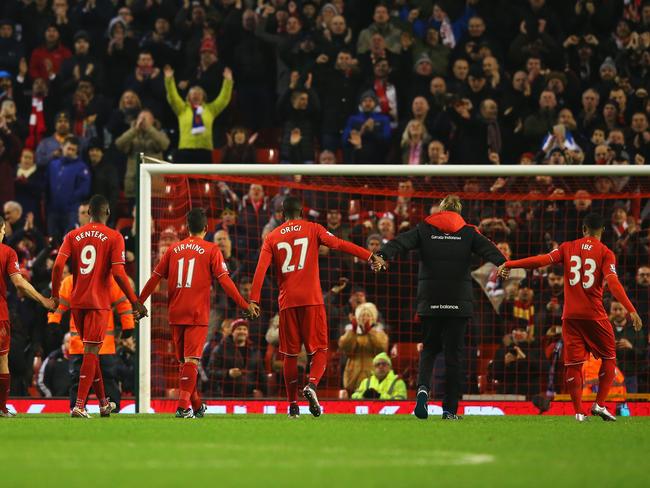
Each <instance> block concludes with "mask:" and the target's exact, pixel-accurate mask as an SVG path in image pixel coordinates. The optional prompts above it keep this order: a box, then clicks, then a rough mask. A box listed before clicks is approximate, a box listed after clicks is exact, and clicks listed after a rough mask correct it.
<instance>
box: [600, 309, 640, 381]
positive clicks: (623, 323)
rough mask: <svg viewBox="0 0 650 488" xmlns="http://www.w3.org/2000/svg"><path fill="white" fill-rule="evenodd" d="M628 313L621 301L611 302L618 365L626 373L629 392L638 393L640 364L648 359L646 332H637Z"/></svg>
mask: <svg viewBox="0 0 650 488" xmlns="http://www.w3.org/2000/svg"><path fill="white" fill-rule="evenodd" d="M627 314H628V312H627V311H626V310H625V308H624V307H623V305H621V304H620V303H619V302H616V301H612V302H611V303H610V305H609V321H610V322H611V324H612V327H613V328H614V338H615V339H616V365H617V366H618V368H619V369H620V370H621V371H622V372H623V375H625V387H626V389H627V391H628V393H637V392H638V391H639V384H638V375H639V373H640V372H641V367H640V366H641V363H642V362H643V361H644V360H645V359H646V358H645V355H646V346H647V342H646V340H645V339H646V333H645V331H643V330H642V331H639V332H635V330H634V328H633V327H632V322H631V321H630V320H628V318H627Z"/></svg>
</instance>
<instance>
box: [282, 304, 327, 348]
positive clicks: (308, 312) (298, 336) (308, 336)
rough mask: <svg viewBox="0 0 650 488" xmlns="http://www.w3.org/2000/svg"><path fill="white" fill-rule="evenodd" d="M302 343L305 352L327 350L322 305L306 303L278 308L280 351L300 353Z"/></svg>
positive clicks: (325, 326) (325, 322)
mask: <svg viewBox="0 0 650 488" xmlns="http://www.w3.org/2000/svg"><path fill="white" fill-rule="evenodd" d="M302 344H304V345H305V349H306V350H307V354H313V353H315V352H316V351H318V350H319V349H322V350H324V351H327V345H328V334H327V316H326V315H325V306H324V305H306V306H304V307H291V308H285V309H284V310H280V352H281V353H282V354H286V355H287V356H297V355H298V354H300V349H301V346H302Z"/></svg>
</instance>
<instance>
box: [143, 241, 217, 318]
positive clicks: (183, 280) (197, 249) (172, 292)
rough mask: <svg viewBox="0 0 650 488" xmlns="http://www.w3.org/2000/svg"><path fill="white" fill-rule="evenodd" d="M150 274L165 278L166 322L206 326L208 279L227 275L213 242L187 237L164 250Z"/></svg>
mask: <svg viewBox="0 0 650 488" xmlns="http://www.w3.org/2000/svg"><path fill="white" fill-rule="evenodd" d="M154 273H156V274H157V275H159V276H162V277H163V278H165V279H166V280H167V310H168V315H169V324H170V325H205V326H206V327H207V325H208V320H209V317H210V286H211V285H212V280H213V279H219V277H220V276H222V275H224V274H228V267H227V266H226V263H225V262H224V260H223V255H222V254H221V251H220V250H219V248H218V247H217V245H216V244H213V243H212V242H208V241H206V240H203V239H199V238H197V237H188V238H187V239H184V240H182V241H180V242H177V243H176V244H174V245H173V246H171V247H170V248H169V249H167V252H166V253H165V255H164V256H163V258H162V260H161V261H160V263H158V266H156V269H155V271H154Z"/></svg>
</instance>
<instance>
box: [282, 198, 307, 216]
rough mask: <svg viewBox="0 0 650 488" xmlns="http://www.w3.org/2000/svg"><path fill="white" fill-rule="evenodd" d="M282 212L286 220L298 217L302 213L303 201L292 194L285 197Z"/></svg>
mask: <svg viewBox="0 0 650 488" xmlns="http://www.w3.org/2000/svg"><path fill="white" fill-rule="evenodd" d="M282 212H283V213H284V218H285V219H286V220H291V219H297V218H299V217H300V216H301V215H302V202H301V201H300V199H298V198H297V197H294V196H291V195H290V196H288V197H285V199H284V200H283V201H282Z"/></svg>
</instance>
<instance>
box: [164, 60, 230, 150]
mask: <svg viewBox="0 0 650 488" xmlns="http://www.w3.org/2000/svg"><path fill="white" fill-rule="evenodd" d="M223 77H224V82H223V85H222V88H221V92H220V93H219V96H218V97H217V98H215V99H214V100H212V101H211V102H208V101H207V99H206V95H205V91H204V90H203V88H201V87H198V86H193V87H191V88H190V89H189V92H188V94H187V97H186V99H185V100H183V99H182V98H181V97H180V95H179V94H178V90H177V89H176V82H175V81H174V70H173V69H172V68H171V67H170V66H165V89H166V90H167V101H168V102H169V105H170V106H171V108H172V110H173V111H174V113H175V114H176V116H177V117H178V126H179V129H178V131H179V142H178V151H177V153H176V156H175V158H174V161H175V162H177V163H211V162H212V148H213V143H212V125H213V123H214V120H215V119H216V118H217V117H218V116H219V114H220V113H221V112H222V111H223V110H224V109H225V108H226V107H227V106H228V104H229V103H230V98H231V95H232V89H233V80H232V72H231V71H230V69H229V68H226V69H224V72H223Z"/></svg>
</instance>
